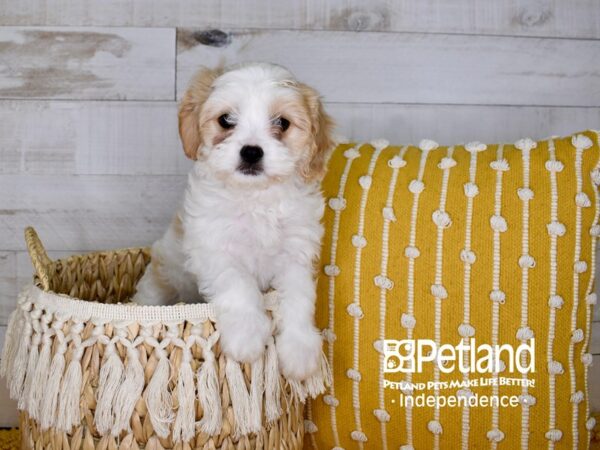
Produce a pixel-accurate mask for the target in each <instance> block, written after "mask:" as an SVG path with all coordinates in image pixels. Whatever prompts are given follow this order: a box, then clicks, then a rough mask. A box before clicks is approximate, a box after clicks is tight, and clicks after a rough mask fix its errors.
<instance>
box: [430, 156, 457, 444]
mask: <svg viewBox="0 0 600 450" xmlns="http://www.w3.org/2000/svg"><path fill="white" fill-rule="evenodd" d="M453 153H454V147H449V148H448V151H447V153H446V157H445V158H444V159H445V160H446V161H449V160H451V159H452V154H453ZM438 167H439V168H440V169H442V170H443V171H444V173H443V175H442V188H441V191H440V202H439V207H438V210H437V211H435V212H434V214H433V217H432V219H433V221H434V223H435V224H436V225H437V237H436V245H435V247H436V254H435V284H434V285H433V286H432V287H431V293H432V295H433V296H434V299H435V321H434V330H435V331H434V339H435V342H436V344H437V345H438V347H439V346H440V345H441V340H442V336H441V334H442V331H441V329H442V301H443V299H445V298H446V297H447V296H448V292H447V291H446V288H445V287H444V285H443V271H442V269H443V254H444V230H445V229H446V228H448V227H449V226H450V225H451V223H452V221H451V219H450V216H449V214H448V213H447V212H446V199H447V197H448V180H449V179H450V167H449V165H448V164H443V165H442V164H439V165H438ZM442 167H444V168H442ZM433 380H434V382H435V388H434V395H435V397H436V398H437V397H439V395H440V389H439V381H440V369H439V366H438V365H437V364H434V366H433ZM433 420H434V421H435V422H437V423H439V421H440V407H439V405H436V407H435V408H434V410H433ZM440 428H441V425H440ZM433 448H434V450H437V449H439V448H440V434H439V433H433Z"/></svg>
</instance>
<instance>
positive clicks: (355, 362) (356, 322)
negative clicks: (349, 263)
mask: <svg viewBox="0 0 600 450" xmlns="http://www.w3.org/2000/svg"><path fill="white" fill-rule="evenodd" d="M372 145H373V146H374V147H375V151H374V152H373V154H372V156H371V160H370V161H369V167H368V168H367V173H366V175H362V176H361V177H360V178H359V184H360V186H361V188H362V193H361V197H360V209H359V216H358V230H357V232H356V235H358V236H364V232H365V212H366V208H367V201H368V199H369V192H370V188H371V183H372V176H373V171H374V170H375V164H376V163H377V159H378V158H379V155H380V154H381V151H382V150H383V149H384V148H385V147H386V146H387V142H383V141H382V142H373V143H372ZM361 180H362V181H361ZM365 180H369V181H368V182H366V181H365ZM362 249H363V246H356V252H355V259H354V291H353V300H352V303H351V305H350V306H353V307H354V309H355V310H360V311H361V314H359V315H356V314H351V315H352V316H353V330H352V331H353V351H352V369H353V370H354V373H360V372H359V371H360V360H359V348H360V321H361V320H362V318H363V315H364V314H363V313H362V309H361V308H360V282H361V260H362ZM352 407H353V409H354V425H355V431H354V433H356V435H357V436H360V439H355V440H356V442H357V443H358V447H359V448H360V449H362V448H363V447H364V445H363V443H364V442H366V436H365V435H364V432H363V431H362V421H361V415H360V377H357V378H355V379H353V381H352ZM363 436H364V437H365V439H364V440H363Z"/></svg>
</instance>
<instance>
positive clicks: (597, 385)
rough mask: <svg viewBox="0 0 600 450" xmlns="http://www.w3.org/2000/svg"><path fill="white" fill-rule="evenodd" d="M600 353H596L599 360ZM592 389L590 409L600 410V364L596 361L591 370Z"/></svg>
mask: <svg viewBox="0 0 600 450" xmlns="http://www.w3.org/2000/svg"><path fill="white" fill-rule="evenodd" d="M599 358H600V355H596V357H595V359H596V361H598V359H599ZM589 380H590V383H589V389H590V411H596V412H597V411H600V382H599V381H598V380H600V364H598V363H596V364H593V365H592V366H591V367H590V372H589Z"/></svg>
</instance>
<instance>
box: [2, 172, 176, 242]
mask: <svg viewBox="0 0 600 450" xmlns="http://www.w3.org/2000/svg"><path fill="white" fill-rule="evenodd" d="M185 182H186V177H185V176H184V175H160V176H159V175H141V176H135V177H132V176H120V175H101V176H93V175H86V176H78V175H64V176H61V177H60V178H58V179H57V177H55V176H52V175H27V174H25V175H3V176H1V177H0V192H3V196H2V207H1V208H0V229H2V230H3V232H2V233H0V248H3V249H7V250H12V251H14V250H24V249H25V246H24V242H23V229H24V228H25V227H26V226H27V225H34V226H35V227H36V229H37V230H38V232H39V233H40V235H41V236H42V238H43V240H44V243H45V244H46V246H47V248H48V249H49V250H67V251H69V250H73V249H110V248H116V247H124V246H136V245H147V244H149V243H151V242H152V241H153V240H155V239H156V238H158V237H159V236H160V234H161V233H162V232H164V230H165V229H166V226H167V225H168V223H169V221H170V220H171V216H172V214H173V213H174V212H175V210H176V208H177V205H178V204H179V201H180V200H181V198H182V197H183V189H184V186H185Z"/></svg>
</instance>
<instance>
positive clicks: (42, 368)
mask: <svg viewBox="0 0 600 450" xmlns="http://www.w3.org/2000/svg"><path fill="white" fill-rule="evenodd" d="M51 347H52V341H51V340H50V337H49V336H45V337H44V343H43V344H42V351H41V352H40V355H39V356H38V361H37V365H36V368H35V375H34V376H33V380H32V382H31V385H30V387H29V399H28V401H27V406H28V411H29V415H30V416H31V417H33V418H34V419H35V420H38V421H39V420H40V418H41V417H40V413H41V409H42V401H43V398H44V391H45V390H46V383H48V374H49V371H50V351H51ZM27 370H29V368H27Z"/></svg>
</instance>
